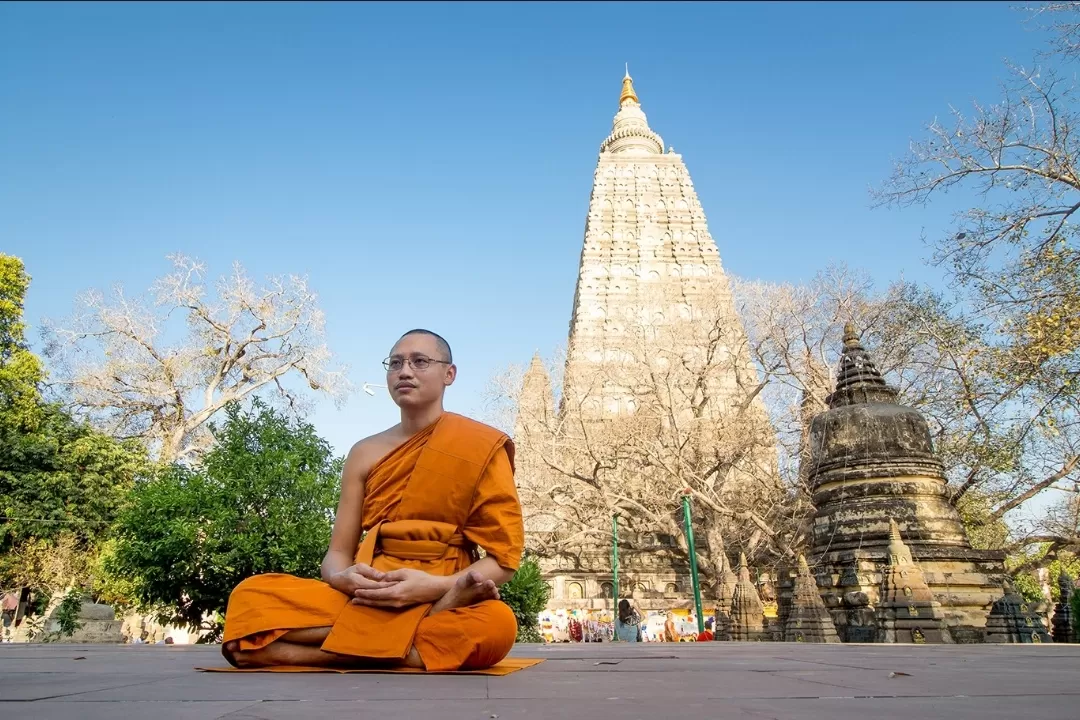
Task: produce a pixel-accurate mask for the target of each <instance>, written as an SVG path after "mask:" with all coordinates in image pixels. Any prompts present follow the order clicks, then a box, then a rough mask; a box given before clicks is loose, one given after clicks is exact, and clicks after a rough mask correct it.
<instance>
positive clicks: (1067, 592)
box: [1051, 570, 1080, 643]
mask: <svg viewBox="0 0 1080 720" xmlns="http://www.w3.org/2000/svg"><path fill="white" fill-rule="evenodd" d="M1058 591H1059V593H1060V594H1059V595H1058V601H1057V605H1055V606H1054V617H1053V619H1052V620H1051V625H1052V626H1053V628H1054V642H1056V643H1074V642H1078V641H1080V638H1077V635H1078V634H1080V629H1078V628H1077V627H1076V622H1077V621H1076V618H1074V617H1073V611H1072V594H1073V593H1074V592H1076V590H1075V588H1074V586H1073V579H1072V577H1071V576H1070V575H1069V573H1067V572H1065V571H1064V570H1062V571H1061V575H1060V576H1058Z"/></svg>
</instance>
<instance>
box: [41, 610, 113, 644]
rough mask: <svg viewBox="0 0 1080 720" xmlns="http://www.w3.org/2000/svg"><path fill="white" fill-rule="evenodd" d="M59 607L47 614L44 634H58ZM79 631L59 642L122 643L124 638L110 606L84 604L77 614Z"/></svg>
mask: <svg viewBox="0 0 1080 720" xmlns="http://www.w3.org/2000/svg"><path fill="white" fill-rule="evenodd" d="M58 611H59V606H57V607H56V608H54V609H53V611H52V612H51V613H50V614H49V619H48V621H47V623H46V625H45V630H46V632H50V633H58V632H60V621H59V620H58V619H57V613H58ZM77 619H78V623H79V629H78V630H76V631H75V633H74V634H73V635H70V636H64V637H63V638H61V642H65V643H117V644H119V643H123V642H124V636H123V634H122V633H121V632H120V626H121V622H120V621H119V620H117V619H116V611H115V610H114V609H113V607H112V605H99V604H97V603H92V602H84V603H83V604H82V606H81V607H80V608H79V613H78V617H77Z"/></svg>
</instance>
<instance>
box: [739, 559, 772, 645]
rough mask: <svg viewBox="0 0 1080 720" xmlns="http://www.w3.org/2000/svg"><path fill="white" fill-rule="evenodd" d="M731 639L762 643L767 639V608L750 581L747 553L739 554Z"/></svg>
mask: <svg viewBox="0 0 1080 720" xmlns="http://www.w3.org/2000/svg"><path fill="white" fill-rule="evenodd" d="M731 639H732V640H754V641H760V640H765V639H767V638H766V637H765V608H764V607H763V606H762V605H761V598H760V597H758V592H757V588H756V587H754V582H753V581H752V580H751V579H750V568H749V567H747V566H746V553H739V579H738V582H737V583H736V584H735V595H734V598H733V599H732V602H731Z"/></svg>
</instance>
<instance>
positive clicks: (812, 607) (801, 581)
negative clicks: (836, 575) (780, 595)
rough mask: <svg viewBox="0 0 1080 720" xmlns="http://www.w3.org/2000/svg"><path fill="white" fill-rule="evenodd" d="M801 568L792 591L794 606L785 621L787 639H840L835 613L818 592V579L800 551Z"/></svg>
mask: <svg viewBox="0 0 1080 720" xmlns="http://www.w3.org/2000/svg"><path fill="white" fill-rule="evenodd" d="M798 562H799V572H798V575H796V576H795V587H794V589H793V591H792V593H791V601H790V607H789V609H788V612H787V618H786V622H785V625H784V640H785V641H787V642H808V643H838V642H840V638H839V636H837V634H836V627H835V626H834V625H833V619H832V615H830V614H829V611H828V610H827V609H826V608H825V602H824V601H823V600H822V599H821V595H820V594H819V593H818V587H817V580H816V579H815V578H814V576H813V575H812V574H811V573H810V566H809V565H807V564H806V558H805V557H803V556H802V555H799V561H798Z"/></svg>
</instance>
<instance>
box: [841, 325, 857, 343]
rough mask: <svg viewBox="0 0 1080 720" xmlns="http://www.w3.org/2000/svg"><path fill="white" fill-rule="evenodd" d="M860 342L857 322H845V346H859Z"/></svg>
mask: <svg viewBox="0 0 1080 720" xmlns="http://www.w3.org/2000/svg"><path fill="white" fill-rule="evenodd" d="M858 344H859V333H857V332H855V323H853V322H847V323H844V347H846V348H850V347H857V346H858Z"/></svg>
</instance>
